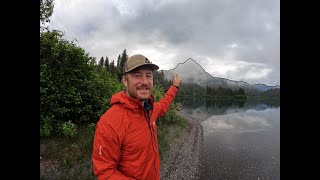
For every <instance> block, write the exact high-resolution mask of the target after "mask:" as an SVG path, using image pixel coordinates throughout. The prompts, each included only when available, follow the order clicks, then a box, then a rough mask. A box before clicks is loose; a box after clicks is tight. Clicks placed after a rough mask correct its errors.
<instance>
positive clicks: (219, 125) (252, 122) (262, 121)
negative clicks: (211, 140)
mask: <svg viewBox="0 0 320 180" xmlns="http://www.w3.org/2000/svg"><path fill="white" fill-rule="evenodd" d="M225 113H226V114H225V115H222V116H221V115H216V116H211V117H209V118H208V119H206V120H205V121H203V122H202V123H201V124H202V126H203V127H204V135H205V136H207V135H208V134H210V133H214V132H220V131H230V132H232V133H244V132H258V131H266V130H267V129H268V128H274V126H276V125H279V121H277V120H278V118H277V117H280V115H279V110H278V109H276V108H273V109H266V110H262V111H261V110H260V111H257V110H254V109H250V110H244V109H242V111H241V112H240V110H237V111H235V109H230V110H226V112H225Z"/></svg>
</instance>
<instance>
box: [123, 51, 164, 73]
mask: <svg viewBox="0 0 320 180" xmlns="http://www.w3.org/2000/svg"><path fill="white" fill-rule="evenodd" d="M140 66H148V67H150V68H151V70H152V71H155V70H158V69H159V66H157V65H155V64H152V63H151V62H150V60H149V59H148V58H146V57H145V56H143V55H141V54H136V55H133V56H131V57H129V58H128V59H127V61H126V62H125V63H124V66H123V74H125V73H127V72H129V71H132V70H133V69H135V68H137V67H140Z"/></svg>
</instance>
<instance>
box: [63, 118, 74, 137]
mask: <svg viewBox="0 0 320 180" xmlns="http://www.w3.org/2000/svg"><path fill="white" fill-rule="evenodd" d="M60 130H61V132H62V134H63V135H65V136H66V137H74V136H75V135H76V134H77V127H76V125H75V124H74V123H72V122H71V121H70V120H69V121H68V122H64V123H62V124H61V126H60Z"/></svg>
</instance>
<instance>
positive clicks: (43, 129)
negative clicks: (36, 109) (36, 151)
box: [40, 117, 53, 137]
mask: <svg viewBox="0 0 320 180" xmlns="http://www.w3.org/2000/svg"><path fill="white" fill-rule="evenodd" d="M52 130H53V127H52V121H51V118H50V117H45V118H43V121H42V124H40V137H49V136H50V135H51V132H52Z"/></svg>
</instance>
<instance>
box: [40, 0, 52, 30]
mask: <svg viewBox="0 0 320 180" xmlns="http://www.w3.org/2000/svg"><path fill="white" fill-rule="evenodd" d="M53 8H54V3H53V0H40V31H43V30H44V29H47V27H46V26H45V24H46V23H49V22H50V19H49V18H50V17H51V15H52V13H53Z"/></svg>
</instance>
